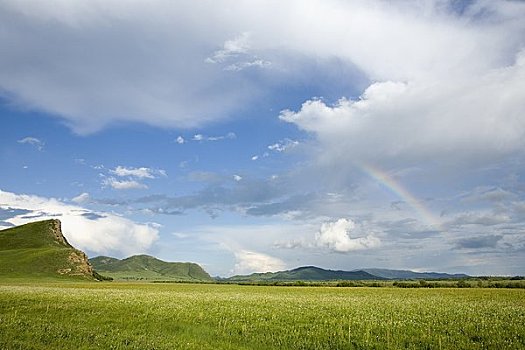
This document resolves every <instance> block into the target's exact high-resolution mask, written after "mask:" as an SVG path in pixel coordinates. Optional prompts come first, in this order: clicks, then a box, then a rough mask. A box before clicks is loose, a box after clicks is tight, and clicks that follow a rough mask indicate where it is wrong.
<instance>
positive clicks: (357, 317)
mask: <svg viewBox="0 0 525 350" xmlns="http://www.w3.org/2000/svg"><path fill="white" fill-rule="evenodd" d="M50 348H51V349H53V348H56V349H400V348H403V349H405V348H407V349H520V348H525V290H523V289H481V288H468V289H458V288H456V289H446V288H440V289H402V288H333V287H275V286H272V287H268V286H239V285H217V284H150V283H142V284H140V283H134V284H131V283H129V284H127V283H116V282H111V283H81V282H70V283H49V282H48V283H39V284H30V283H23V282H20V281H19V282H13V281H12V282H5V281H4V282H0V349H50Z"/></svg>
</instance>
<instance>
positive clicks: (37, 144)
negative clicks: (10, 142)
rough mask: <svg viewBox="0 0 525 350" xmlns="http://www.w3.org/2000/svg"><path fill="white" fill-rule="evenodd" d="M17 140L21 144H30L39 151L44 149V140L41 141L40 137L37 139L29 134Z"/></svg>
mask: <svg viewBox="0 0 525 350" xmlns="http://www.w3.org/2000/svg"><path fill="white" fill-rule="evenodd" d="M17 142H18V143H22V144H28V145H31V146H33V147H35V148H36V149H38V150H39V151H42V150H43V149H44V142H43V141H41V140H40V139H37V138H36V137H31V136H28V137H24V138H23V139H20V140H18V141H17Z"/></svg>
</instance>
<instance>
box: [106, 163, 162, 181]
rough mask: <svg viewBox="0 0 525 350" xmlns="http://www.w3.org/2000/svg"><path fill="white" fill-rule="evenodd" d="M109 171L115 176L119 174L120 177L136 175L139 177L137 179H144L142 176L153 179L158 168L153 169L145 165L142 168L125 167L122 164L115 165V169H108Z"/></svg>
mask: <svg viewBox="0 0 525 350" xmlns="http://www.w3.org/2000/svg"><path fill="white" fill-rule="evenodd" d="M109 172H110V173H112V174H115V175H117V176H120V177H124V176H130V177H136V178H139V179H144V178H148V179H154V178H155V175H154V174H155V173H159V171H158V170H153V169H150V168H145V167H142V168H132V167H130V168H127V167H123V166H120V165H119V166H117V167H116V168H115V169H113V170H110V171H109Z"/></svg>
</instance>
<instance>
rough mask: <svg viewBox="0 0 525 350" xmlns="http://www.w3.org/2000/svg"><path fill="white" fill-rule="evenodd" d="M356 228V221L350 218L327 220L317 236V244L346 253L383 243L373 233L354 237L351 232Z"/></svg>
mask: <svg viewBox="0 0 525 350" xmlns="http://www.w3.org/2000/svg"><path fill="white" fill-rule="evenodd" d="M354 229H355V223H354V222H353V221H352V220H348V219H344V218H343V219H339V220H337V221H333V222H325V223H323V224H322V225H321V229H320V230H319V232H318V233H317V234H316V236H315V241H316V245H317V246H319V247H325V248H328V249H330V250H333V251H335V252H341V253H346V252H350V251H353V250H362V249H370V248H376V247H378V246H379V245H380V244H381V241H380V240H379V238H377V237H375V236H373V235H367V236H365V237H359V238H352V237H350V232H352V231H353V230H354Z"/></svg>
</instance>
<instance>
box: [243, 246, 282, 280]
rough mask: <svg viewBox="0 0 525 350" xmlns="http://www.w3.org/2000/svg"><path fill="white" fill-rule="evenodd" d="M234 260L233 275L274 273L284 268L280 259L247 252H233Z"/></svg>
mask: <svg viewBox="0 0 525 350" xmlns="http://www.w3.org/2000/svg"><path fill="white" fill-rule="evenodd" d="M235 260H236V262H235V267H234V270H233V274H235V275H245V274H250V273H253V272H275V271H282V270H284V269H285V268H286V264H285V263H284V261H282V260H281V259H278V258H275V257H273V256H270V255H267V254H263V253H258V252H254V251H248V250H241V251H238V252H235Z"/></svg>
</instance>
